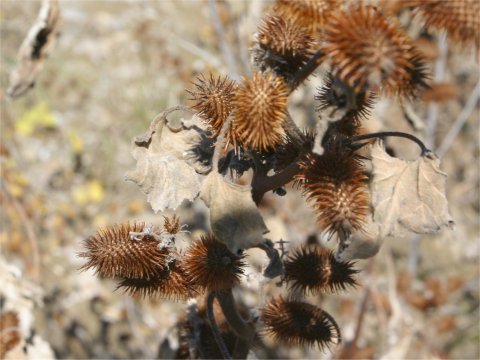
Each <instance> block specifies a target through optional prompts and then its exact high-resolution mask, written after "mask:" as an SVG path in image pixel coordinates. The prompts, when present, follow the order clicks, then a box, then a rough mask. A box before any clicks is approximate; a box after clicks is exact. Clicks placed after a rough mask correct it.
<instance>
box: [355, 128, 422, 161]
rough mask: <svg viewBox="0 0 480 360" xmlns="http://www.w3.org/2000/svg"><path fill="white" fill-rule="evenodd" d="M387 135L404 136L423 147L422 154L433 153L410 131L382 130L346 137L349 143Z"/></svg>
mask: <svg viewBox="0 0 480 360" xmlns="http://www.w3.org/2000/svg"><path fill="white" fill-rule="evenodd" d="M387 136H396V137H403V138H405V139H409V140H411V141H413V142H414V143H416V144H417V145H418V146H419V147H420V149H422V156H424V155H426V154H428V153H431V150H429V149H428V148H427V147H426V146H425V144H424V143H423V142H422V140H420V139H419V138H417V137H416V136H414V135H412V134H408V133H404V132H401V131H380V132H376V133H370V134H365V135H357V136H351V137H349V138H347V139H345V141H346V142H348V143H350V144H351V143H353V142H356V141H361V140H367V139H374V138H382V137H387Z"/></svg>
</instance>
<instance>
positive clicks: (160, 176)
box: [125, 111, 202, 212]
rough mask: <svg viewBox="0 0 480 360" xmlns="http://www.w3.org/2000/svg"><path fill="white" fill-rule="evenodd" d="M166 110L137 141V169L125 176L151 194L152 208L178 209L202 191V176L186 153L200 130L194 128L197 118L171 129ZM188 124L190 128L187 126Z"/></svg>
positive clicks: (133, 153) (160, 209)
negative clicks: (185, 201)
mask: <svg viewBox="0 0 480 360" xmlns="http://www.w3.org/2000/svg"><path fill="white" fill-rule="evenodd" d="M168 113H169V111H166V112H164V113H162V114H160V115H159V116H157V117H156V118H155V119H154V120H153V121H152V124H151V126H150V129H149V130H148V131H147V132H146V133H145V134H144V135H142V136H139V137H137V138H136V139H135V141H134V149H133V151H132V155H133V157H134V158H135V159H136V160H137V166H136V168H135V170H133V171H130V172H128V173H127V174H126V175H125V179H126V180H130V181H133V182H134V183H136V184H137V185H138V186H140V188H141V189H142V190H143V192H145V193H146V194H147V200H148V202H149V203H150V205H151V206H152V209H153V210H154V211H155V212H157V211H163V210H165V209H167V208H168V209H176V208H177V207H178V206H179V205H180V204H181V203H182V202H183V201H184V200H188V201H193V200H194V199H195V198H196V197H197V196H198V193H199V191H200V184H201V178H202V176H201V175H200V174H198V173H197V172H196V171H195V168H194V167H193V166H192V165H190V164H189V163H188V162H187V161H186V159H185V154H186V152H187V150H188V148H189V147H190V146H191V144H192V138H194V137H196V136H197V134H196V133H197V132H198V131H202V130H201V129H200V128H199V127H196V126H193V124H195V123H196V122H197V121H198V122H199V120H198V119H196V117H194V118H192V119H191V120H190V121H183V122H182V126H181V127H179V128H171V127H170V126H169V124H168V120H167V119H166V115H167V114H168ZM186 124H188V125H189V126H186Z"/></svg>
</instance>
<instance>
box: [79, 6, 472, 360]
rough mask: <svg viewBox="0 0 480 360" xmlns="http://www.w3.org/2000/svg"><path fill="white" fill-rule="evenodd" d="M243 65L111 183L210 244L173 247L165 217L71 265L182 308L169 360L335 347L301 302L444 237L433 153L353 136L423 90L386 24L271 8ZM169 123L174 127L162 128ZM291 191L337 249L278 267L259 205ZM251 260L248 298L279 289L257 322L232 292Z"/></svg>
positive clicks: (323, 322)
mask: <svg viewBox="0 0 480 360" xmlns="http://www.w3.org/2000/svg"><path fill="white" fill-rule="evenodd" d="M400 4H401V5H402V4H403V5H402V6H404V9H411V8H412V7H413V8H414V9H417V8H416V6H417V5H415V4H413V2H408V1H406V2H400ZM418 6H419V7H418V12H420V13H425V12H426V10H425V7H422V6H421V5H418ZM426 13H427V14H429V13H428V12H426ZM426 16H428V15H426ZM427 19H429V18H427ZM468 21H470V20H468ZM428 24H437V22H434V20H427V25H428ZM467 26H470V25H467ZM461 34H466V35H464V38H465V39H462V40H469V39H470V38H471V36H469V35H468V34H469V33H468V31H467V32H465V31H462V32H461ZM251 54H252V56H251V59H252V66H253V75H251V76H250V77H247V78H243V79H242V80H241V81H239V82H235V81H233V80H231V79H229V78H228V77H227V76H225V75H214V74H208V75H205V74H201V75H199V76H198V77H197V79H196V80H193V81H192V84H193V85H192V86H191V88H190V89H189V90H188V93H189V94H190V98H191V101H192V102H193V105H192V106H191V107H186V106H177V107H174V108H170V109H167V110H165V111H163V112H161V113H160V114H159V115H158V116H157V117H155V118H154V119H153V121H152V122H151V124H150V128H149V130H148V131H147V132H146V133H145V134H144V135H142V136H139V137H137V138H135V139H134V149H133V156H134V158H135V159H136V161H137V165H136V168H135V169H134V170H133V171H130V172H129V173H127V175H126V179H127V180H130V181H133V182H135V183H136V184H137V185H138V186H139V187H140V188H141V189H142V191H143V192H144V193H145V194H146V195H147V201H148V202H149V203H150V204H151V206H152V209H153V210H154V211H155V212H158V211H160V212H162V211H164V210H165V209H173V210H175V209H177V208H178V207H179V206H180V205H181V204H182V203H183V202H184V201H185V200H187V201H195V199H197V198H199V199H201V200H202V201H203V202H204V203H205V205H206V206H207V207H208V209H209V220H210V230H211V231H210V233H208V234H206V235H205V236H202V237H200V238H196V239H193V241H192V243H191V244H190V246H189V247H187V248H186V249H185V250H181V249H180V247H178V246H177V245H178V244H177V242H178V241H181V240H180V239H181V238H183V239H185V238H188V235H186V234H184V235H185V236H180V237H179V236H178V235H179V234H181V232H182V226H181V225H180V222H179V218H178V217H174V218H168V217H166V218H165V219H164V222H163V225H161V226H147V225H145V224H143V223H127V224H120V225H114V226H111V227H108V228H106V229H104V230H100V231H98V232H97V233H96V234H95V235H93V236H91V237H89V238H88V239H87V240H85V244H84V245H85V251H84V252H82V253H81V254H80V256H82V257H85V258H86V259H87V262H86V264H85V265H84V267H83V268H84V269H90V268H91V269H94V270H95V271H96V272H97V273H98V274H99V275H101V276H105V277H113V278H117V279H118V280H119V283H118V286H119V288H123V289H124V290H125V291H126V292H128V293H130V294H140V295H146V296H157V297H161V298H167V299H173V300H186V299H197V300H198V301H197V302H191V303H190V306H189V310H188V314H187V317H186V320H184V321H183V322H182V323H181V324H179V327H181V329H182V331H181V334H182V335H181V339H180V340H181V341H180V344H181V347H180V349H179V352H178V354H179V356H183V357H192V358H210V357H214V358H215V357H220V356H221V357H223V358H232V357H233V358H245V357H247V355H248V353H249V351H252V347H254V345H255V346H256V347H254V348H255V349H260V348H261V347H262V346H265V344H263V343H262V340H261V336H260V335H262V336H263V335H267V336H272V338H273V339H274V341H278V342H281V343H283V344H285V345H287V346H318V347H319V348H320V349H326V348H331V347H332V346H334V345H336V344H338V343H340V342H341V331H340V326H339V325H337V322H336V321H335V319H334V318H333V317H332V316H331V315H330V314H329V313H328V312H327V311H326V310H324V309H321V308H320V307H318V306H316V305H313V304H310V303H308V302H306V300H305V299H304V297H305V296H306V295H318V294H323V293H329V294H332V293H336V292H338V291H348V290H349V289H350V288H353V287H355V286H357V285H358V282H357V277H358V274H357V273H358V270H356V269H355V268H354V264H355V262H354V260H356V259H363V258H368V257H371V256H374V255H375V254H376V253H377V252H378V250H379V247H380V245H381V243H382V241H383V240H384V239H385V238H387V237H393V236H402V235H407V234H412V233H413V234H432V233H435V232H438V231H441V230H442V229H444V228H448V227H451V226H452V225H453V224H454V223H453V220H452V218H451V216H450V214H449V211H448V202H447V199H446V197H445V186H446V184H445V183H446V174H444V173H443V172H442V171H441V170H440V166H439V159H438V158H437V157H436V156H435V154H434V153H433V152H432V151H430V150H429V149H428V148H427V147H426V146H425V145H424V144H423V142H422V141H421V140H420V139H418V138H417V137H415V136H413V135H411V134H407V133H403V132H396V131H384V132H377V133H368V132H367V130H366V129H365V128H363V127H362V125H363V121H364V119H365V118H366V117H367V115H368V114H369V112H370V110H372V109H373V107H374V106H375V103H376V101H378V99H380V98H381V97H385V96H388V97H393V98H394V99H395V100H396V101H398V102H406V101H410V100H414V99H416V97H417V94H418V92H419V91H421V90H422V89H425V88H426V87H428V85H427V81H428V76H427V70H426V66H425V63H424V60H423V59H422V56H421V54H420V52H419V51H418V49H416V48H415V46H414V43H413V41H412V39H411V38H410V37H409V35H408V34H407V31H406V30H405V29H402V27H401V25H400V22H399V21H398V19H397V18H396V17H395V16H394V14H390V13H387V12H382V11H381V10H380V9H378V8H376V7H373V6H370V5H368V4H364V3H349V2H347V3H343V2H342V1H336V0H335V1H334V0H328V1H327V0H322V1H320V0H319V1H283V0H282V1H277V2H274V3H273V4H271V5H270V6H269V7H268V8H267V9H266V13H265V16H264V18H263V19H262V20H261V21H260V24H259V25H258V31H257V33H256V36H255V43H254V44H253V46H252V48H251ZM319 67H321V68H322V69H324V72H323V73H318V75H319V76H323V78H324V81H323V86H322V87H320V88H319V90H318V93H317V95H316V96H315V99H316V100H317V101H318V103H317V107H316V110H317V111H318V114H319V116H318V119H317V123H316V126H315V128H313V129H312V128H310V129H300V128H299V127H298V125H297V122H296V121H295V119H293V117H292V116H291V115H290V112H289V109H288V100H289V96H290V95H291V94H292V92H293V91H294V90H295V89H296V88H298V87H299V86H301V85H302V83H303V82H304V81H305V80H306V79H307V78H309V77H310V76H311V75H313V74H314V73H315V72H316V70H317V69H318V68H319ZM322 74H323V75H322ZM173 112H183V113H184V114H188V116H187V117H186V118H182V119H181V121H179V122H177V123H175V122H174V121H173V120H171V119H170V118H169V116H170V115H171V114H172V113H173ZM388 137H400V138H404V139H406V140H410V141H412V142H414V143H416V144H417V145H418V146H419V148H420V155H419V156H418V158H417V159H416V160H414V161H405V160H402V159H399V158H395V157H393V156H391V155H389V154H388V153H387V152H386V150H385V147H384V144H383V141H382V140H383V139H385V138H388ZM245 173H251V177H247V176H244V174H245ZM245 179H249V180H248V181H249V183H247V184H246V185H245V184H244V183H245V182H246V181H247V180H245ZM239 180H242V181H239ZM291 182H293V183H294V184H295V185H296V186H297V187H298V188H300V189H301V190H302V191H303V195H304V198H305V199H306V201H307V202H308V203H309V204H310V205H311V206H312V208H313V211H314V212H315V213H316V216H317V220H318V229H319V232H320V233H321V234H322V235H324V236H325V237H326V238H329V239H330V238H334V239H336V240H337V244H338V245H337V248H336V250H331V249H326V248H324V247H322V246H320V245H309V246H307V245H302V246H300V247H298V248H291V249H289V251H288V254H287V253H285V249H284V248H283V245H284V242H281V244H280V247H279V246H277V245H276V244H275V243H273V242H272V241H270V240H269V239H268V232H269V229H268V228H267V226H266V224H265V222H264V220H263V217H262V214H261V211H260V210H259V204H260V203H261V201H262V198H263V197H264V195H265V194H266V193H267V192H269V191H273V193H274V194H277V195H283V194H285V191H286V190H285V186H286V185H287V184H289V183H291ZM241 183H243V185H241ZM287 240H288V239H287ZM251 248H259V249H261V250H264V251H265V253H266V255H267V257H268V259H269V263H268V264H265V266H264V272H263V276H264V278H265V279H264V281H262V282H260V283H259V284H264V283H265V282H266V281H268V280H269V279H274V278H280V282H279V283H278V284H279V285H281V286H284V288H285V292H286V295H285V296H275V297H272V298H271V299H267V300H266V301H265V303H263V302H262V303H261V304H259V306H258V308H257V309H248V308H247V309H245V307H244V306H242V304H239V303H238V299H236V298H235V297H234V295H233V292H232V289H233V288H235V287H239V286H240V285H241V283H242V281H244V279H245V278H244V275H245V272H246V269H247V268H248V256H246V252H245V251H246V250H248V249H251ZM276 281H278V280H276ZM259 286H262V285H259ZM259 344H260V345H259ZM262 344H263V345H262ZM253 351H255V350H253Z"/></svg>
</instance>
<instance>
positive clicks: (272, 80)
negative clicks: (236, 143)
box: [234, 72, 288, 151]
mask: <svg viewBox="0 0 480 360" xmlns="http://www.w3.org/2000/svg"><path fill="white" fill-rule="evenodd" d="M287 99H288V89H287V85H286V84H285V82H284V81H283V80H282V79H281V78H280V77H276V76H274V75H273V74H272V73H270V72H267V73H265V74H262V73H256V74H254V75H253V78H251V79H245V80H244V81H243V83H242V84H241V85H240V86H239V87H238V89H237V91H236V93H235V100H234V105H235V120H234V129H235V133H236V134H237V135H238V137H239V139H240V142H242V143H243V144H244V145H246V146H248V147H250V148H252V149H254V150H259V151H266V150H268V149H269V148H273V147H274V146H275V145H277V144H278V143H279V142H280V141H281V139H282V136H283V134H284V131H283V128H282V124H283V121H284V120H285V118H286V112H287Z"/></svg>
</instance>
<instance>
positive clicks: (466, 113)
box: [435, 81, 480, 158]
mask: <svg viewBox="0 0 480 360" xmlns="http://www.w3.org/2000/svg"><path fill="white" fill-rule="evenodd" d="M479 98H480V81H479V82H477V85H476V86H475V88H474V89H473V91H472V93H471V94H470V97H469V98H468V100H467V103H466V104H465V106H464V108H463V109H462V111H461V112H460V114H459V115H458V116H457V119H456V120H455V121H454V122H453V124H452V126H451V127H450V130H448V133H447V135H445V137H444V138H443V141H442V143H441V144H440V146H439V147H438V149H437V150H436V151H435V153H436V154H437V156H438V157H440V158H441V157H443V155H445V153H446V152H447V151H448V149H449V148H450V146H451V145H452V143H453V141H454V140H455V138H456V137H457V135H458V133H459V132H460V130H461V129H462V127H463V125H465V122H466V121H467V120H468V119H469V118H470V115H471V114H472V112H473V111H474V110H475V107H476V106H477V101H478V99H479Z"/></svg>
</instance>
